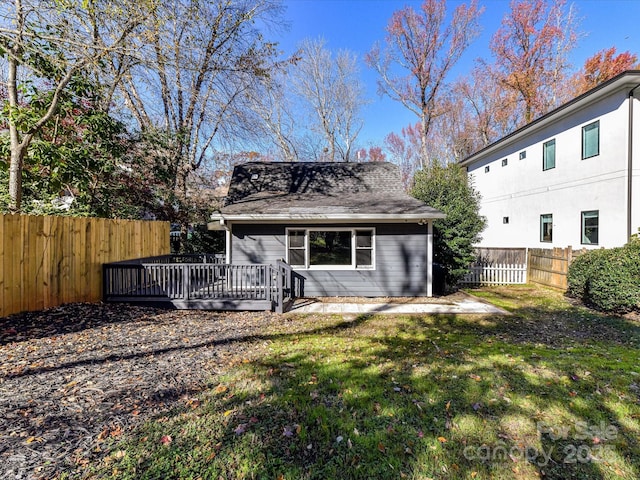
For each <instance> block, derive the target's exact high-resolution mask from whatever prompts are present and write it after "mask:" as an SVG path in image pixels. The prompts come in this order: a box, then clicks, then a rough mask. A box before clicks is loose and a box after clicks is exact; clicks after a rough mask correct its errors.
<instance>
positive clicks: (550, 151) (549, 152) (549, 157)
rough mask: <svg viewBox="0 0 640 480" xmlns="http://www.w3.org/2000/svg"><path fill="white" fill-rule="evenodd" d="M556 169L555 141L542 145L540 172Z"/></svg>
mask: <svg viewBox="0 0 640 480" xmlns="http://www.w3.org/2000/svg"><path fill="white" fill-rule="evenodd" d="M551 168H556V139H555V138H554V139H553V140H549V141H548V142H544V143H543V144H542V170H549V169H551Z"/></svg>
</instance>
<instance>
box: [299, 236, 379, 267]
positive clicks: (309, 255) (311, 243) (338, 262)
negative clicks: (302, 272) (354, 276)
mask: <svg viewBox="0 0 640 480" xmlns="http://www.w3.org/2000/svg"><path fill="white" fill-rule="evenodd" d="M374 234H375V231H374V230H373V229H371V228H367V229H350V228H325V229H320V228H318V229H305V230H299V229H287V261H288V262H289V264H291V265H293V266H296V267H301V268H329V269H351V268H363V269H371V268H373V266H374V244H375V242H374Z"/></svg>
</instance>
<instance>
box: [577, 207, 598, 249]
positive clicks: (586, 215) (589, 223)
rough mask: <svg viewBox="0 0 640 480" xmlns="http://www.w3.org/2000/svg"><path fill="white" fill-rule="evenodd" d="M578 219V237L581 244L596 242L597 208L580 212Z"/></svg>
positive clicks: (594, 243) (593, 243)
mask: <svg viewBox="0 0 640 480" xmlns="http://www.w3.org/2000/svg"><path fill="white" fill-rule="evenodd" d="M580 216H581V219H580V237H581V243H582V244H583V245H597V244H598V217H599V212H598V210H591V211H588V212H582V213H581V215H580Z"/></svg>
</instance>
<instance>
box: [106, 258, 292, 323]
mask: <svg viewBox="0 0 640 480" xmlns="http://www.w3.org/2000/svg"><path fill="white" fill-rule="evenodd" d="M103 275H104V278H103V292H104V293H103V299H104V301H105V302H127V303H135V304H144V305H156V306H163V307H169V308H176V309H204V310H274V311H276V312H279V313H282V312H284V311H286V310H288V309H289V307H290V306H291V305H292V304H293V301H294V300H295V299H296V298H297V297H299V296H301V295H302V293H303V288H304V279H303V277H301V276H300V275H298V274H296V273H295V272H294V271H293V270H292V269H291V267H290V266H289V265H287V264H286V263H285V262H281V261H279V262H277V263H276V264H275V265H271V264H251V265H229V264H225V263H224V258H223V256H218V255H163V256H160V257H149V258H141V259H135V260H128V261H124V262H115V263H108V264H105V265H104V268H103Z"/></svg>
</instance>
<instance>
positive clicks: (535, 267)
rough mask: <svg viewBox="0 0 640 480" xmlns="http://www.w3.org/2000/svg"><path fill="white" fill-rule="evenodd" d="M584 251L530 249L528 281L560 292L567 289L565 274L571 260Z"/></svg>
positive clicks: (569, 248) (584, 250)
mask: <svg viewBox="0 0 640 480" xmlns="http://www.w3.org/2000/svg"><path fill="white" fill-rule="evenodd" d="M584 252H586V249H581V250H577V251H574V250H573V248H571V247H570V246H569V247H567V248H530V249H529V261H528V269H527V270H528V271H527V275H528V276H529V281H530V282H534V283H540V284H542V285H546V286H548V287H554V288H558V289H561V290H566V289H567V273H568V272H569V265H571V262H572V261H573V259H574V258H575V257H577V256H579V255H581V254H582V253H584Z"/></svg>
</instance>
